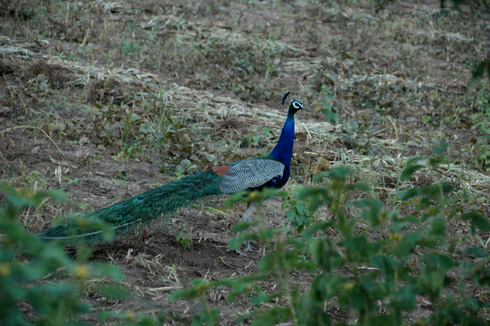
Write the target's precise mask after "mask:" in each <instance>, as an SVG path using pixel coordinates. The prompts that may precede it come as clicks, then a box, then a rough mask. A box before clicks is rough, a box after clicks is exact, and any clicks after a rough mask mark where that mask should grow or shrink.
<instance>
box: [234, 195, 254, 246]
mask: <svg viewBox="0 0 490 326" xmlns="http://www.w3.org/2000/svg"><path fill="white" fill-rule="evenodd" d="M255 209H256V207H255V205H254V204H253V203H251V204H249V205H248V208H247V210H246V211H245V213H243V215H242V218H241V219H240V222H241V223H250V222H252V214H253V213H254V212H255ZM235 251H236V253H237V254H239V255H242V256H247V255H246V254H245V253H243V252H242V251H241V250H240V249H237V250H235ZM247 251H252V247H251V246H250V240H248V241H247V246H246V247H245V252H247Z"/></svg>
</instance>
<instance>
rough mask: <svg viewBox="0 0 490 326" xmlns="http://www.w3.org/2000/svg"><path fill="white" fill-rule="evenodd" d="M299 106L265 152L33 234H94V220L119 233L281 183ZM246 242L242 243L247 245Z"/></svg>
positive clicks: (287, 172) (97, 231) (64, 236)
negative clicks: (212, 199) (209, 200)
mask: <svg viewBox="0 0 490 326" xmlns="http://www.w3.org/2000/svg"><path fill="white" fill-rule="evenodd" d="M288 95H289V92H287V93H286V94H284V96H283V98H282V104H284V102H285V100H286V98H287V96H288ZM303 108H305V106H304V105H303V103H301V102H300V101H297V100H292V101H291V102H290V105H289V110H288V114H287V118H286V122H285V123H284V126H283V128H282V131H281V135H280V137H279V140H278V142H277V144H276V146H275V147H274V149H273V150H272V152H271V153H270V154H269V155H267V156H264V157H259V158H253V159H247V160H244V161H239V162H235V163H232V164H229V165H223V166H216V167H213V168H212V169H211V170H208V171H205V172H201V173H196V174H193V175H190V176H187V177H183V178H181V179H178V180H176V181H173V182H170V183H168V184H165V185H162V186H160V187H158V188H155V189H152V190H148V191H146V192H143V193H141V194H139V195H137V196H135V197H132V198H129V199H126V200H124V201H121V202H119V203H116V204H114V205H112V206H109V207H106V208H103V209H101V210H99V211H96V212H93V213H90V214H88V215H86V216H85V217H84V219H83V220H82V222H80V220H79V219H71V220H68V221H66V222H63V223H61V224H58V225H55V226H53V227H51V228H49V229H47V230H45V231H43V232H41V233H40V234H39V235H40V236H41V237H42V238H44V239H49V240H67V239H73V238H86V239H94V238H100V236H101V233H102V231H101V230H100V229H97V228H95V227H93V225H96V223H97V221H102V222H104V223H105V224H107V225H109V226H110V227H111V228H112V229H114V231H115V232H116V234H121V231H123V230H127V229H128V228H131V227H133V226H136V225H139V224H142V223H145V222H149V221H151V220H153V219H155V218H157V217H159V216H161V215H162V214H164V213H167V212H170V211H172V210H174V209H177V208H179V207H183V206H185V205H188V204H190V203H191V202H193V201H195V200H197V199H199V198H203V197H206V196H211V195H218V194H233V193H236V192H239V191H242V190H260V189H262V188H266V187H269V188H281V187H282V186H284V185H285V184H286V183H287V181H288V179H289V176H290V171H291V157H292V154H293V143H294V115H295V113H296V112H298V111H299V110H301V109H303ZM254 210H255V207H254V205H250V206H249V207H248V208H247V210H246V211H245V213H244V214H243V217H242V221H243V222H247V221H249V220H250V217H251V215H252V214H253V212H254ZM87 221H88V222H87ZM91 224H93V225H91ZM92 227H93V228H92ZM249 248H250V247H249V245H248V246H247V249H249Z"/></svg>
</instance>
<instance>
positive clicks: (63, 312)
mask: <svg viewBox="0 0 490 326" xmlns="http://www.w3.org/2000/svg"><path fill="white" fill-rule="evenodd" d="M443 149H444V146H442V147H439V148H436V151H438V152H439V154H441V153H442V151H443ZM440 162H441V158H440V156H434V157H431V158H429V159H422V158H414V159H411V160H409V161H408V162H407V164H406V166H405V168H404V169H403V171H402V173H401V175H400V178H399V188H402V189H404V190H403V191H399V192H398V195H397V199H396V201H397V204H398V207H400V210H402V209H403V211H404V212H406V211H410V212H411V213H410V214H402V213H401V212H400V211H397V210H392V211H389V210H387V209H385V208H384V205H383V203H382V202H381V201H379V200H377V199H373V198H370V197H371V196H370V194H371V190H370V187H369V186H368V185H366V184H364V183H358V182H352V181H350V180H351V179H352V173H351V171H350V170H349V169H348V168H345V167H342V168H334V169H332V170H331V171H329V172H327V173H323V174H321V175H319V176H317V182H319V183H320V185H318V186H309V187H304V188H303V189H301V190H300V191H299V192H298V193H297V196H296V198H294V199H293V200H291V201H290V203H291V205H289V207H290V211H289V212H288V213H287V215H286V216H287V217H288V218H289V220H290V222H291V226H292V227H291V228H281V229H271V228H265V227H264V226H263V225H262V224H260V223H259V225H258V227H257V228H251V225H248V224H242V225H237V227H236V230H237V231H241V233H240V234H239V235H238V236H237V237H236V238H235V239H233V240H232V242H231V243H230V247H232V248H238V247H239V246H240V245H241V244H242V242H243V241H245V240H258V241H260V242H261V243H262V244H263V245H265V246H266V247H267V248H268V249H269V250H268V254H267V255H266V256H265V257H264V258H263V259H262V260H261V261H260V263H259V266H258V267H259V272H258V273H257V274H256V275H249V276H245V277H241V278H238V279H231V278H228V279H221V280H206V279H199V280H195V281H193V282H192V283H191V286H190V287H189V288H187V289H184V290H179V291H176V292H174V293H173V294H172V295H171V298H172V299H173V300H180V299H185V300H198V301H200V302H201V305H202V309H201V310H200V311H199V312H196V315H195V316H193V318H192V320H188V319H186V318H184V319H181V318H177V317H176V316H172V319H173V321H174V322H177V321H180V322H183V323H186V322H187V323H191V324H192V325H218V324H219V321H220V311H219V310H218V309H216V308H214V307H210V306H209V305H208V303H207V302H208V300H207V294H208V292H209V291H211V290H213V289H216V288H218V289H222V290H224V291H227V293H228V295H227V298H226V299H227V300H228V301H229V302H233V301H235V300H237V299H238V297H242V298H244V299H245V300H247V301H248V302H249V304H250V306H251V307H252V308H251V309H250V312H249V313H246V314H243V315H240V316H239V317H238V319H237V322H241V321H246V320H247V321H251V323H252V325H276V324H278V323H292V324H295V325H332V324H337V325H400V324H407V325H408V324H412V325H427V324H430V325H484V324H488V320H489V319H490V306H489V302H490V291H489V287H490V271H489V270H488V268H487V267H488V265H489V263H490V254H489V252H488V248H487V247H486V246H488V242H487V243H485V242H484V241H482V239H481V235H482V234H483V233H482V232H489V231H490V223H489V221H488V219H487V218H485V217H483V216H482V215H481V214H479V213H478V212H468V213H462V212H461V208H460V207H461V206H462V205H461V201H463V200H465V198H464V196H457V195H454V193H453V192H454V191H453V187H452V186H451V185H449V184H447V183H444V182H438V183H433V184H428V185H423V186H407V185H406V184H405V183H406V182H407V180H410V179H412V178H413V174H414V173H419V172H422V171H420V170H423V169H429V170H431V171H432V172H431V173H435V172H436V171H437V168H438V166H439V164H440ZM418 171H419V172H418ZM425 172H427V171H425ZM427 173H429V172H427ZM0 193H1V194H2V195H3V197H4V206H1V207H0V232H1V233H2V234H3V236H2V238H0V240H1V246H0V293H2V295H1V297H0V321H1V322H2V325H32V324H34V325H74V324H76V325H83V324H86V323H84V322H82V321H80V320H81V319H83V315H84V314H87V313H89V312H90V311H91V307H90V305H89V304H87V303H86V302H85V300H84V296H85V295H86V293H87V292H92V293H93V294H92V295H96V296H97V295H98V296H103V297H108V298H114V299H118V300H119V299H124V297H127V296H129V293H128V291H127V290H126V289H124V288H122V287H120V286H118V285H117V283H114V281H119V280H121V279H122V277H123V275H122V273H121V272H120V271H119V270H118V269H117V268H115V267H112V266H111V265H109V264H101V263H95V262H89V261H88V259H89V257H90V254H91V250H90V249H89V248H87V247H86V246H84V245H80V244H74V245H73V246H74V248H75V249H76V255H75V256H74V257H75V258H72V257H71V256H69V255H67V254H66V252H65V250H64V248H63V246H62V245H61V244H59V243H56V242H43V241H41V240H40V239H39V238H38V237H37V236H36V235H33V234H29V233H28V232H26V231H25V230H24V229H23V227H22V226H21V225H20V224H19V223H18V221H17V218H18V216H19V215H20V214H21V212H22V211H23V210H24V209H26V208H28V207H34V208H36V207H38V206H39V205H40V204H41V203H42V202H43V200H44V199H45V198H46V197H52V198H53V199H55V200H61V199H62V196H61V195H60V194H59V193H58V192H56V191H50V192H41V193H35V194H34V193H29V192H25V191H23V190H14V189H12V188H9V187H6V186H2V187H0ZM275 195H281V196H284V197H286V196H287V193H286V192H284V191H263V192H261V193H255V192H253V193H249V194H236V195H235V196H232V197H231V199H230V202H234V201H238V200H242V199H244V198H245V199H246V200H249V201H255V202H260V201H262V200H263V199H266V198H268V197H270V196H275ZM325 207H326V208H327V209H325ZM327 211H328V212H329V213H328V214H325V212H327ZM455 225H456V227H458V226H459V225H467V226H469V227H470V230H471V232H470V233H471V234H468V237H467V238H466V239H465V240H463V239H461V238H458V240H456V238H455V237H454V236H453V235H452V234H451V230H454V226H455ZM486 235H487V236H488V233H486ZM458 241H465V243H459V242H458ZM474 244H477V245H474ZM478 244H479V245H478ZM297 272H301V275H303V277H302V279H298V277H297V275H298V273H297ZM295 275H296V276H295ZM94 284H95V286H94ZM421 303H423V305H424V306H425V307H426V308H427V310H428V311H429V312H430V314H429V315H427V317H422V316H421V315H420V314H418V311H420V309H421V308H420V305H421ZM333 314H335V316H333ZM165 320H166V316H165V314H164V312H163V311H162V312H161V314H159V315H157V316H156V319H155V318H154V317H149V316H147V315H145V314H140V315H135V314H134V313H133V312H123V313H116V312H113V311H104V312H102V313H99V315H98V321H99V322H111V323H113V322H114V321H115V322H118V321H119V322H121V324H123V325H162V324H163V323H164V321H165ZM87 324H88V323H87Z"/></svg>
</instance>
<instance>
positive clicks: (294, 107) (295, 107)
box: [289, 100, 305, 114]
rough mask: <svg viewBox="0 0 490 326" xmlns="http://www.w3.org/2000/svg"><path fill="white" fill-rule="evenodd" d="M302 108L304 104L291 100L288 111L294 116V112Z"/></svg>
mask: <svg viewBox="0 0 490 326" xmlns="http://www.w3.org/2000/svg"><path fill="white" fill-rule="evenodd" d="M304 108H305V106H304V104H303V103H301V102H300V101H297V100H292V101H291V104H289V111H291V113H292V114H295V113H296V112H298V111H299V110H301V109H304Z"/></svg>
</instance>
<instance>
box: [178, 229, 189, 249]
mask: <svg viewBox="0 0 490 326" xmlns="http://www.w3.org/2000/svg"><path fill="white" fill-rule="evenodd" d="M175 240H177V242H178V243H180V245H181V246H182V247H183V248H184V249H189V248H190V247H192V240H191V239H189V231H184V232H181V231H177V232H175Z"/></svg>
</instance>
